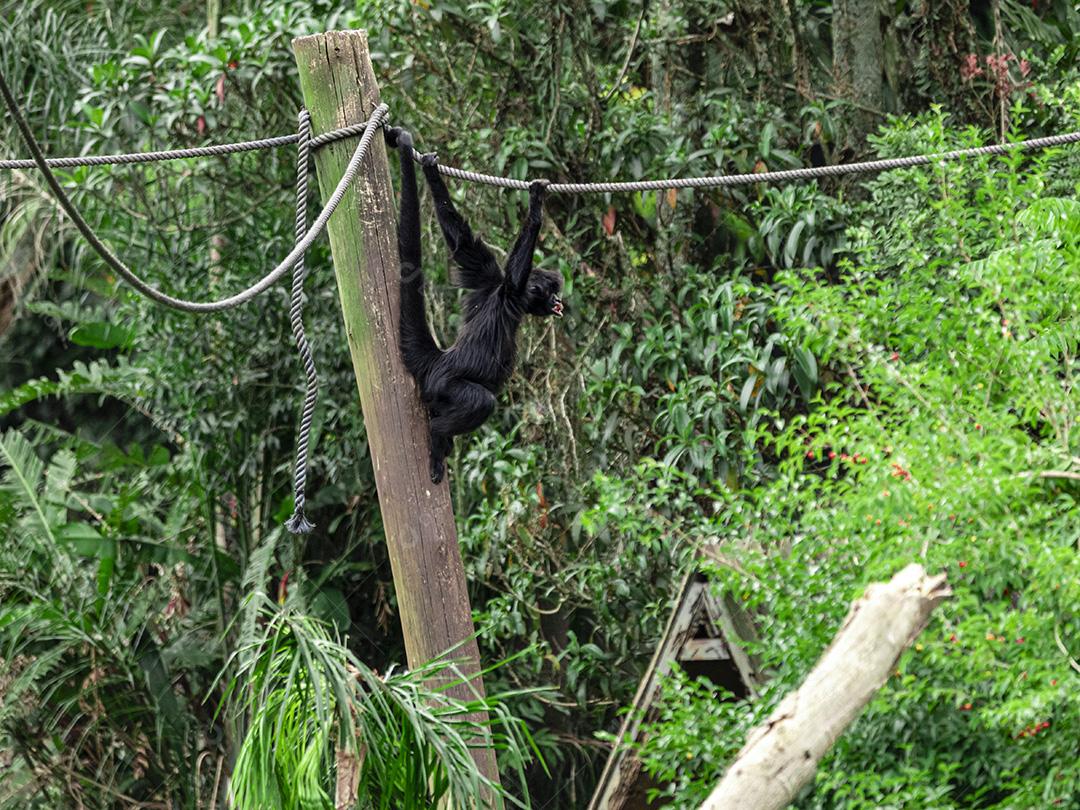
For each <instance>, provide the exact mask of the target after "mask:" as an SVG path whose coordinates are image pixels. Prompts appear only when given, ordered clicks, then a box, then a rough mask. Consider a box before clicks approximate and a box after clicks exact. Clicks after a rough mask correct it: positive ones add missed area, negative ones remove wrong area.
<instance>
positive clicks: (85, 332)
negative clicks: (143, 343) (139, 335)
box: [68, 321, 135, 349]
mask: <svg viewBox="0 0 1080 810" xmlns="http://www.w3.org/2000/svg"><path fill="white" fill-rule="evenodd" d="M68 337H69V338H70V339H71V342H72V343H74V344H75V345H76V346H88V347H90V348H92V349H127V348H130V347H131V345H132V343H134V341H135V330H133V329H130V328H128V327H126V326H120V325H119V324H115V323H108V322H105V321H95V322H93V323H81V324H79V325H78V326H76V327H75V328H74V329H72V330H71V332H70V334H69V335H68Z"/></svg>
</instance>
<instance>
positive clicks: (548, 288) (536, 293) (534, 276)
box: [525, 270, 563, 318]
mask: <svg viewBox="0 0 1080 810" xmlns="http://www.w3.org/2000/svg"><path fill="white" fill-rule="evenodd" d="M561 293H562V274H561V273H553V272H552V271H550V270H533V271H532V273H531V274H530V276H529V286H528V289H526V290H525V311H526V312H528V313H529V314H530V315H540V316H544V315H555V316H556V317H559V318H561V317H562V314H563V304H562V298H561V297H560V294H561Z"/></svg>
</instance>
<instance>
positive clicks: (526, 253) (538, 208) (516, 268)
mask: <svg viewBox="0 0 1080 810" xmlns="http://www.w3.org/2000/svg"><path fill="white" fill-rule="evenodd" d="M547 187H548V181H547V180H533V182H532V183H530V184H529V213H528V214H527V215H526V217H525V225H524V227H523V228H522V229H521V234H520V235H519V236H518V238H517V242H515V243H514V248H513V250H511V251H510V256H509V258H508V259H507V260H506V284H507V287H508V288H509V291H510V294H511V295H512V296H514V297H515V298H520V297H521V296H523V295H524V294H525V287H526V286H527V285H528V283H529V273H530V272H531V271H532V263H533V251H534V250H535V249H536V240H537V238H538V237H539V236H540V224H541V222H542V221H543V216H544V196H545V195H546V194H547Z"/></svg>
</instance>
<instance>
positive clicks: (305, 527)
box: [285, 507, 315, 534]
mask: <svg viewBox="0 0 1080 810" xmlns="http://www.w3.org/2000/svg"><path fill="white" fill-rule="evenodd" d="M285 528H286V529H288V530H289V531H290V532H291V533H292V534H311V532H312V531H314V529H315V524H314V523H312V522H311V521H310V520H308V519H307V515H305V514H304V509H303V507H299V508H297V510H296V511H295V512H293V516H292V517H291V518H289V519H288V520H286V521H285Z"/></svg>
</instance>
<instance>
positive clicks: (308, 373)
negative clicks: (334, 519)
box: [285, 110, 319, 534]
mask: <svg viewBox="0 0 1080 810" xmlns="http://www.w3.org/2000/svg"><path fill="white" fill-rule="evenodd" d="M296 134H297V141H296V241H297V243H299V242H301V241H303V239H304V236H305V235H306V234H307V191H308V154H309V151H310V146H311V116H310V115H309V114H308V111H307V110H300V116H299V122H298V126H297V130H296ZM306 277H307V268H306V267H305V265H304V254H302V253H301V254H300V258H298V259H297V260H296V264H294V265H293V278H292V299H291V302H290V305H289V320H290V321H292V331H293V337H294V338H296V350H297V352H299V354H300V362H301V363H303V365H304V375H305V377H306V381H305V387H304V407H303V409H302V410H301V412H300V427H299V429H298V430H297V434H296V469H295V470H294V472H293V501H294V503H295V508H294V509H293V515H292V517H291V518H289V519H288V520H287V521H285V528H286V529H288V530H289V531H290V532H292V533H293V534H309V533H310V532H311V530H312V529H314V528H315V525H314V524H313V523H312V522H311V521H310V520H308V518H307V515H306V514H305V513H304V505H305V502H306V500H307V497H306V495H305V491H306V487H307V457H308V441H309V439H310V438H311V420H312V418H313V417H314V416H315V402H316V400H318V398H319V378H318V376H317V374H316V373H315V360H314V358H313V357H312V356H311V346H310V345H309V344H308V339H307V335H306V334H305V333H304V279H305V278H306Z"/></svg>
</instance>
